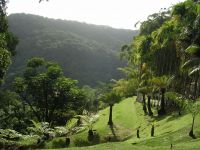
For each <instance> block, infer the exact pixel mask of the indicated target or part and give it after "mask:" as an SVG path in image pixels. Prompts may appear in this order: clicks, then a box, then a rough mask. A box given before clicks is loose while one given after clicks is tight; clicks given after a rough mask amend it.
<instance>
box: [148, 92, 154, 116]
mask: <svg viewBox="0 0 200 150" xmlns="http://www.w3.org/2000/svg"><path fill="white" fill-rule="evenodd" d="M147 97H148V101H147V108H148V113H149V116H152V115H153V112H152V110H151V96H149V95H148V96H147Z"/></svg>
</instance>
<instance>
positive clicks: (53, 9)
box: [7, 0, 184, 29]
mask: <svg viewBox="0 0 200 150" xmlns="http://www.w3.org/2000/svg"><path fill="white" fill-rule="evenodd" d="M38 1H39V0H9V3H8V9H7V12H8V14H12V13H28V14H36V15H40V16H44V17H48V18H54V19H64V20H75V21H79V22H85V23H90V24H97V25H107V26H111V27H114V28H123V29H135V27H134V25H135V23H136V22H138V21H144V20H145V19H146V18H147V16H148V15H150V14H153V13H155V12H159V10H160V9H161V8H169V7H171V6H172V4H176V3H178V2H181V1H184V0H49V2H42V3H39V2H38Z"/></svg>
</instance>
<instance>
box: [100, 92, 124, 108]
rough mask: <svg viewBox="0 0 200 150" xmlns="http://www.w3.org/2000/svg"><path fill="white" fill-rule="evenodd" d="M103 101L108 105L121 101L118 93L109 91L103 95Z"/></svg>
mask: <svg viewBox="0 0 200 150" xmlns="http://www.w3.org/2000/svg"><path fill="white" fill-rule="evenodd" d="M103 101H104V102H105V103H108V104H109V105H114V104H115V103H119V102H120V101H121V97H120V95H119V94H118V93H116V92H114V91H111V92H109V93H107V94H106V95H105V97H104V98H103Z"/></svg>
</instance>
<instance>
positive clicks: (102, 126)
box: [45, 98, 200, 150]
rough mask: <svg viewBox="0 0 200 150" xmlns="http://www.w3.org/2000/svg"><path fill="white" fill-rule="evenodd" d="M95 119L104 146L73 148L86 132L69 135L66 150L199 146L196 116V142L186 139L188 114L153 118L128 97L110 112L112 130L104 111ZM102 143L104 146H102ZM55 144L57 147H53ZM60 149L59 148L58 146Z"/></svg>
mask: <svg viewBox="0 0 200 150" xmlns="http://www.w3.org/2000/svg"><path fill="white" fill-rule="evenodd" d="M99 116H100V117H99V120H98V121H97V122H96V123H95V125H94V128H93V129H95V130H96V132H98V133H99V135H100V141H101V143H104V144H98V145H94V146H89V147H73V146H77V145H75V144H76V143H75V142H74V141H77V140H78V141H82V143H84V142H83V141H87V131H84V132H82V133H79V134H76V135H74V136H72V138H71V140H72V143H71V146H70V148H66V150H78V149H81V150H88V149H92V150H109V149H112V150H131V149H135V150H169V149H170V144H171V143H173V147H174V149H175V150H198V149H199V147H200V139H199V137H200V116H197V118H196V122H195V128H194V129H195V135H196V136H197V139H192V138H191V137H189V136H188V132H189V129H190V127H191V122H192V119H191V114H184V115H183V116H178V113H173V114H171V115H169V116H166V117H162V118H157V117H152V118H151V117H148V116H144V115H143V111H142V105H141V104H140V103H138V102H136V101H135V100H134V98H128V99H125V100H123V101H122V102H120V103H119V104H116V105H115V106H114V110H113V122H114V130H111V128H110V127H109V126H108V125H107V121H108V108H106V109H105V110H102V111H100V112H99ZM152 124H154V125H155V136H154V137H151V136H150V131H151V125H152ZM138 126H141V129H140V138H139V139H138V138H136V129H137V127H138ZM107 136H111V138H113V137H114V136H116V137H117V141H119V142H106V141H105V138H106V137H107ZM64 140H65V138H55V139H53V140H52V141H49V142H47V143H46V145H45V148H53V147H54V146H55V145H57V146H58V147H59V146H61V145H59V144H58V143H62V142H64ZM105 142H106V143H105ZM56 143H57V144H56ZM61 147H62V146H61Z"/></svg>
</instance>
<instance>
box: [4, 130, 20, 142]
mask: <svg viewBox="0 0 200 150" xmlns="http://www.w3.org/2000/svg"><path fill="white" fill-rule="evenodd" d="M21 137H22V134H20V133H18V132H17V131H15V130H11V129H5V130H3V129H0V138H3V139H6V140H19V139H20V138H21Z"/></svg>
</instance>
